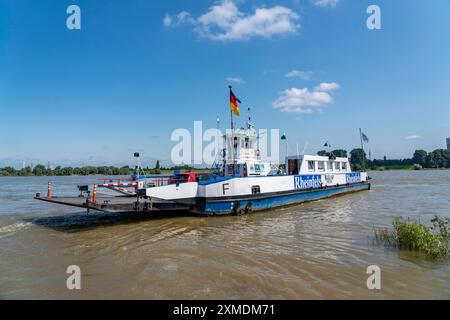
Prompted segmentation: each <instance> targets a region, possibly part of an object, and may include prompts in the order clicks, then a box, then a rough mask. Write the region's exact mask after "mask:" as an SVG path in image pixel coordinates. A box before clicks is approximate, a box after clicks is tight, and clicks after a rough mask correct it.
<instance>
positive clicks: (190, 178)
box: [35, 124, 370, 216]
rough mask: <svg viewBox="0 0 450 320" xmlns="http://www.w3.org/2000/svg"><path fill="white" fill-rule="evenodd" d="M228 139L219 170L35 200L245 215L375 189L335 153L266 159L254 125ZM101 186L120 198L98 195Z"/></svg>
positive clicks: (130, 209) (136, 209)
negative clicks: (280, 161) (276, 161)
mask: <svg viewBox="0 0 450 320" xmlns="http://www.w3.org/2000/svg"><path fill="white" fill-rule="evenodd" d="M224 140H225V146H226V148H225V149H224V150H223V151H224V152H223V155H222V159H221V160H220V162H221V163H220V165H219V166H218V170H217V171H216V172H215V173H208V172H192V173H178V174H174V175H172V176H140V175H134V176H133V177H132V178H130V179H129V181H126V182H125V181H119V182H118V183H112V181H109V183H108V181H103V182H104V183H102V184H99V185H96V186H94V188H93V190H92V192H90V191H88V186H82V188H84V189H80V190H82V191H83V190H84V191H88V192H87V194H84V195H83V192H82V193H81V195H80V196H78V197H52V196H51V191H50V185H49V189H48V194H47V197H41V195H40V194H36V197H35V198H36V199H38V200H43V201H48V202H53V203H58V204H63V205H69V206H75V207H81V208H86V209H88V210H89V209H94V210H99V211H107V212H144V213H145V212H165V211H180V210H181V211H186V212H191V213H195V214H200V215H206V216H212V215H226V214H234V215H241V214H244V213H250V212H254V211H259V210H266V209H271V208H276V207H280V206H286V205H295V204H299V203H302V202H306V201H312V200H318V199H323V198H328V197H332V196H337V195H343V194H347V193H351V192H356V191H362V190H369V189H370V181H369V179H370V178H369V177H368V175H367V173H366V172H352V170H351V167H350V163H349V160H348V158H341V157H335V156H334V155H332V154H331V155H330V156H327V157H323V156H317V155H295V156H287V157H286V158H285V166H284V169H283V170H282V169H280V166H279V165H277V164H273V163H270V162H265V161H263V160H262V159H261V158H260V156H259V150H258V149H257V140H258V137H257V135H256V131H255V130H254V129H253V128H252V126H251V125H250V124H248V127H247V129H242V128H241V129H239V130H235V131H234V132H230V133H227V134H226V135H225V136H224ZM135 156H136V154H135ZM138 162H139V161H138ZM99 187H103V188H108V189H110V190H113V191H116V192H118V193H120V196H115V197H113V196H98V197H97V195H96V189H97V188H99ZM127 187H128V189H126V188H127ZM130 188H131V190H130Z"/></svg>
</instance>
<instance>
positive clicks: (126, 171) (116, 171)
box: [0, 148, 450, 176]
mask: <svg viewBox="0 0 450 320" xmlns="http://www.w3.org/2000/svg"><path fill="white" fill-rule="evenodd" d="M317 154H318V155H319V156H330V155H331V154H332V155H333V156H335V157H347V156H348V153H347V151H346V150H343V149H336V150H333V151H331V152H327V151H325V150H321V151H319V152H318V153H317ZM350 164H351V166H352V169H353V170H355V171H357V170H361V169H363V168H365V169H369V170H370V169H380V168H381V169H410V168H414V169H422V168H450V151H449V150H445V149H436V150H434V151H432V152H427V151H425V150H416V151H415V152H414V154H413V156H412V158H406V159H386V157H384V158H383V159H373V160H370V159H368V158H367V155H366V153H365V152H364V151H363V149H361V148H356V149H353V150H351V151H350ZM174 170H180V171H191V170H197V169H195V168H193V167H190V166H187V165H185V166H174V167H171V168H162V167H161V166H160V163H159V161H157V162H156V165H155V167H154V168H148V167H147V168H145V169H144V172H145V174H160V173H163V172H169V171H174ZM134 172H135V169H134V168H130V167H129V166H123V167H114V166H98V167H96V166H85V167H61V166H58V167H56V168H46V167H45V166H43V165H41V164H38V165H37V166H35V167H33V168H32V167H30V166H27V167H25V168H22V169H20V170H17V169H15V168H13V167H4V168H0V176H71V175H79V176H87V175H96V174H99V175H106V176H111V175H125V176H126V175H130V174H132V173H134Z"/></svg>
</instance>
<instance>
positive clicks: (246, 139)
mask: <svg viewBox="0 0 450 320" xmlns="http://www.w3.org/2000/svg"><path fill="white" fill-rule="evenodd" d="M249 148H250V145H249V141H248V138H247V137H246V138H245V149H249Z"/></svg>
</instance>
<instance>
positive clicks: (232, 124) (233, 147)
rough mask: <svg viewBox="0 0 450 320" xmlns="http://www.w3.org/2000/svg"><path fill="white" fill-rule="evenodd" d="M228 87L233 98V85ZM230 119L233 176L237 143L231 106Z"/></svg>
mask: <svg viewBox="0 0 450 320" xmlns="http://www.w3.org/2000/svg"><path fill="white" fill-rule="evenodd" d="M228 88H229V89H230V99H231V89H232V87H231V86H228ZM230 119H231V148H232V152H233V176H234V175H235V174H236V168H235V167H236V159H235V152H236V148H235V144H234V123H233V111H232V110H231V108H230Z"/></svg>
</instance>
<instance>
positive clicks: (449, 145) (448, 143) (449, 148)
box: [447, 138, 450, 150]
mask: <svg viewBox="0 0 450 320" xmlns="http://www.w3.org/2000/svg"><path fill="white" fill-rule="evenodd" d="M447 150H450V138H447Z"/></svg>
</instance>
